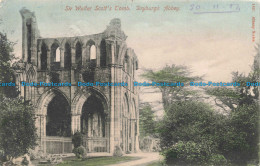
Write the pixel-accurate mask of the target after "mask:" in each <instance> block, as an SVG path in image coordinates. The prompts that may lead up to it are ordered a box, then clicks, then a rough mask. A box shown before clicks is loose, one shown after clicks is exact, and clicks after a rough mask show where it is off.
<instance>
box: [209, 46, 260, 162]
mask: <svg viewBox="0 0 260 166" xmlns="http://www.w3.org/2000/svg"><path fill="white" fill-rule="evenodd" d="M256 50H257V54H256V56H255V58H254V62H253V65H252V70H251V72H250V73H249V74H248V75H247V76H246V75H244V74H241V73H239V72H233V78H232V80H233V82H239V83H240V84H241V85H240V86H237V87H231V88H224V87H219V88H208V89H206V92H207V93H208V94H210V95H212V96H215V97H216V99H215V102H216V104H218V105H219V106H221V107H222V108H223V109H225V108H226V107H228V108H229V109H230V110H231V112H230V114H229V119H228V121H227V123H226V127H225V132H223V133H222V134H221V135H222V137H223V140H222V141H223V142H222V143H221V147H220V149H221V151H222V152H223V154H225V156H226V157H228V158H229V159H230V160H233V161H234V162H239V163H242V162H244V163H245V162H247V161H249V160H252V159H256V158H257V150H258V148H257V147H258V145H257V144H258V134H257V133H258V132H257V131H258V116H259V115H258V111H259V87H258V86H247V82H252V83H256V82H259V81H260V79H259V77H260V46H258V47H256ZM217 101H220V102H219V103H217Z"/></svg>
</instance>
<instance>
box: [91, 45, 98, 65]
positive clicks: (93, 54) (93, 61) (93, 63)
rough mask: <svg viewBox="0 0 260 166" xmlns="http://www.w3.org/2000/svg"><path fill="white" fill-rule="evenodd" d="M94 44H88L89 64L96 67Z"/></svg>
mask: <svg viewBox="0 0 260 166" xmlns="http://www.w3.org/2000/svg"><path fill="white" fill-rule="evenodd" d="M96 51H97V50H96V46H95V45H94V44H93V45H92V46H90V66H91V67H96V64H97V53H96Z"/></svg>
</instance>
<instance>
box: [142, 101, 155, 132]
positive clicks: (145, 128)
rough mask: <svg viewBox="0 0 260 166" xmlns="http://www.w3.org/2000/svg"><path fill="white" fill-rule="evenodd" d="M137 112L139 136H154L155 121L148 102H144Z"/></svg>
mask: <svg viewBox="0 0 260 166" xmlns="http://www.w3.org/2000/svg"><path fill="white" fill-rule="evenodd" d="M139 112H140V114H139V126H140V127H139V129H140V136H141V137H145V136H156V135H157V131H156V127H157V126H156V121H155V117H154V113H153V111H152V107H151V105H150V104H148V103H145V104H143V106H141V108H140V111H139Z"/></svg>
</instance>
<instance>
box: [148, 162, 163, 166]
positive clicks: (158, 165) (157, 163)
mask: <svg viewBox="0 0 260 166" xmlns="http://www.w3.org/2000/svg"><path fill="white" fill-rule="evenodd" d="M147 166H163V164H162V162H160V161H155V162H153V163H150V164H148V165H147Z"/></svg>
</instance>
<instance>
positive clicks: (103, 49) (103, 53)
mask: <svg viewBox="0 0 260 166" xmlns="http://www.w3.org/2000/svg"><path fill="white" fill-rule="evenodd" d="M106 59H107V51H106V41H105V40H102V41H101V43H100V66H101V67H104V66H106V65H107V64H106Z"/></svg>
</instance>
